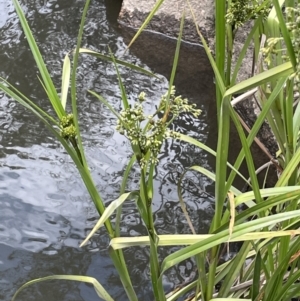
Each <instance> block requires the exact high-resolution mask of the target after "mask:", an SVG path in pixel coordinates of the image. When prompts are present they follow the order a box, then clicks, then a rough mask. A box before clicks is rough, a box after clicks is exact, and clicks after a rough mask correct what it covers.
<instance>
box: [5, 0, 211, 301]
mask: <svg viewBox="0 0 300 301" xmlns="http://www.w3.org/2000/svg"><path fill="white" fill-rule="evenodd" d="M111 2H114V1H107V3H105V1H104V0H97V1H92V4H91V7H90V10H89V14H88V20H87V24H86V26H85V34H84V40H83V46H84V47H86V48H90V49H93V50H97V51H100V52H105V53H107V45H110V47H111V48H112V51H113V53H114V54H115V56H117V57H122V59H124V60H127V61H129V62H131V63H135V64H137V65H139V66H142V67H145V68H149V69H150V70H153V71H154V72H156V73H157V74H158V75H159V76H160V77H161V79H162V80H157V79H153V78H149V77H147V76H145V75H141V74H138V73H136V72H133V71H130V70H128V69H125V68H120V71H121V75H122V78H123V80H124V84H125V87H126V90H127V93H128V96H129V99H130V100H131V101H133V100H134V99H135V98H136V97H137V95H138V94H139V93H140V92H141V91H145V92H146V94H147V96H148V97H147V101H146V104H145V107H146V110H147V111H148V112H151V111H154V110H155V106H156V105H157V104H158V102H159V99H160V96H161V95H162V94H164V93H165V92H166V90H167V87H168V80H167V79H168V77H169V76H170V70H171V65H172V60H173V53H174V51H173V50H175V41H174V40H172V39H168V38H166V37H164V36H161V35H156V34H153V33H151V32H149V33H147V34H145V35H144V36H143V37H141V39H140V40H139V41H138V43H137V44H136V45H135V46H134V47H133V48H132V49H131V50H129V51H127V52H126V53H125V54H124V50H125V49H126V45H127V43H128V39H129V38H130V35H131V33H130V30H129V29H126V28H121V27H119V25H118V24H117V22H116V16H117V13H118V7H117V6H118V5H119V1H117V2H116V4H115V5H112V3H111ZM83 4H84V1H82V0H75V1H62V0H54V1H50V0H49V1H48V2H46V1H33V0H22V1H21V5H22V7H23V9H24V11H25V14H26V17H27V20H28V23H29V25H30V27H31V28H32V31H33V33H34V36H35V38H36V39H37V42H38V45H39V47H40V49H41V52H42V54H43V57H44V58H45V61H46V63H47V67H48V68H49V70H50V73H51V76H52V78H53V80H54V83H55V85H56V87H59V86H60V79H61V69H62V61H63V58H64V56H65V54H66V53H67V52H68V51H70V50H72V49H73V48H74V46H75V44H76V36H77V32H78V27H79V22H80V17H81V13H82V8H83ZM0 32H1V34H0V76H1V77H3V78H5V79H7V80H8V81H9V82H10V83H12V84H14V85H15V86H16V87H17V88H18V89H20V90H21V91H22V92H23V93H24V94H25V95H27V96H28V97H29V98H30V99H32V100H33V101H34V102H35V103H36V104H38V105H39V106H41V107H42V108H44V109H45V110H47V111H49V112H50V111H51V110H50V105H49V103H48V100H47V98H46V96H45V93H44V91H43V88H42V87H41V85H40V83H39V80H38V77H37V75H38V71H37V68H36V67H35V63H34V60H33V58H32V55H31V53H30V51H29V48H28V44H27V41H26V40H25V38H24V34H23V33H22V30H21V27H20V24H19V22H18V18H17V15H16V13H15V12H14V8H13V5H12V3H11V2H10V1H6V0H0ZM181 54H182V57H181V60H180V63H179V67H178V68H179V69H178V73H177V76H176V82H175V84H176V86H177V92H178V93H179V94H182V95H183V96H184V97H187V98H189V100H190V101H191V102H194V103H196V104H197V106H198V107H199V108H200V109H202V111H203V112H202V114H201V116H200V118H198V119H194V118H192V117H191V116H188V115H186V116H182V117H181V118H180V119H179V120H178V121H177V122H176V123H175V124H174V126H173V127H174V129H175V130H177V131H180V132H183V133H186V134H189V135H191V136H193V137H194V138H197V139H199V140H200V141H202V142H205V143H207V144H208V145H210V146H212V147H214V146H215V143H216V135H215V133H216V131H215V122H216V120H215V117H214V116H215V110H214V109H212V106H213V103H214V85H213V76H212V73H211V70H210V69H209V67H208V62H207V60H206V59H205V56H204V55H203V49H202V48H201V47H200V46H198V45H191V44H188V43H183V45H182V49H181ZM77 83H78V86H77V91H78V106H79V112H80V113H79V114H80V124H81V129H82V135H83V139H84V146H85V150H86V154H87V159H88V162H89V165H90V168H91V171H92V175H93V177H94V180H95V182H96V183H97V188H98V190H99V191H100V194H101V196H102V198H103V199H104V200H105V201H106V202H110V201H112V200H113V199H115V198H116V197H118V193H119V189H120V183H121V180H122V174H123V172H124V169H125V167H126V164H127V162H128V160H129V158H130V155H131V150H130V147H129V144H128V142H127V141H126V139H125V138H124V137H123V136H121V135H119V134H118V133H117V132H116V131H115V130H114V128H115V123H116V120H115V118H114V117H113V115H112V114H111V113H110V112H109V110H108V109H107V108H106V107H105V106H104V105H102V104H101V103H100V102H99V101H98V100H96V99H95V98H94V97H92V96H91V95H89V94H88V93H87V90H88V89H90V90H93V91H96V92H98V93H100V94H101V95H102V96H103V97H105V98H106V99H107V100H108V101H109V102H110V103H111V104H112V105H113V106H114V107H115V108H116V109H117V110H120V108H121V94H120V91H119V88H118V82H117V77H116V72H115V70H114V67H113V66H112V65H111V64H110V63H107V62H103V61H100V60H97V59H95V58H92V57H89V56H87V55H84V56H82V57H81V59H80V65H79V68H78V77H77ZM213 164H214V160H213V158H210V157H209V156H208V155H207V154H205V153H204V152H202V151H201V150H199V149H197V148H195V147H193V146H191V145H188V144H185V143H181V142H176V141H171V140H170V141H167V142H166V143H165V144H164V146H163V148H162V154H161V156H160V163H159V165H158V167H157V170H156V177H155V195H154V202H153V208H154V209H153V210H154V212H155V213H154V214H155V224H156V227H157V230H158V232H159V233H162V234H163V233H183V232H188V231H189V228H188V225H187V223H186V221H185V218H184V216H183V214H182V211H181V209H180V205H179V203H178V196H177V182H178V178H179V176H180V174H181V173H182V171H184V169H185V168H188V167H190V166H192V165H201V166H204V167H206V168H208V169H210V170H213ZM138 181H139V172H138V169H133V171H132V173H131V175H130V181H129V184H128V189H134V188H136V187H137V183H138ZM182 186H183V187H182V190H183V196H184V199H185V200H186V202H187V208H188V211H189V214H190V216H191V219H192V220H193V223H194V225H195V228H196V231H197V232H198V233H204V232H205V231H206V229H207V228H208V226H209V224H210V220H211V216H212V214H213V198H211V197H209V196H208V195H206V194H203V193H202V191H203V190H204V189H205V190H206V191H207V192H210V193H211V192H212V191H213V186H212V183H211V182H210V181H209V180H207V179H206V178H205V177H203V176H201V175H200V174H197V173H193V172H189V173H187V175H186V176H185V179H184V181H183V184H182ZM97 219H98V215H97V213H96V211H95V209H94V206H93V204H92V202H91V200H90V197H89V195H88V193H87V191H86V189H85V187H84V184H83V183H82V181H81V179H80V177H79V174H78V172H77V170H76V168H75V167H74V165H73V163H72V162H71V160H70V158H69V157H68V155H67V154H66V152H65V151H64V150H63V148H62V147H61V146H60V144H59V143H58V142H57V141H56V140H55V139H54V138H53V137H52V136H51V135H50V133H49V132H48V131H47V129H46V128H45V127H44V126H43V124H41V123H40V122H39V121H38V120H37V119H36V118H35V117H34V116H33V115H32V114H31V113H30V112H29V111H28V110H26V109H24V108H23V107H21V106H20V105H18V104H17V103H16V102H15V101H13V100H11V99H9V98H8V97H7V96H6V95H4V94H3V93H2V92H1V93H0V299H1V300H5V301H6V300H10V299H11V297H12V295H13V293H14V292H15V291H16V289H17V288H18V287H20V286H21V285H22V284H23V283H25V282H26V281H29V280H31V279H34V278H37V277H42V276H47V275H53V274H74V275H89V276H93V277H96V278H97V279H98V280H99V281H100V282H101V284H102V285H103V286H104V287H105V288H106V289H107V290H108V291H109V293H111V295H112V296H113V297H114V299H115V300H127V298H126V295H125V293H124V291H123V289H122V286H121V283H120V280H119V277H118V275H117V273H116V271H115V269H114V267H113V265H112V262H111V260H110V258H109V256H108V252H107V247H108V243H109V241H108V238H107V236H106V235H105V233H104V231H102V230H101V231H100V232H99V233H98V234H97V235H95V236H94V237H93V238H92V240H91V241H90V243H89V244H88V245H87V246H86V247H83V248H79V244H80V242H81V241H82V240H83V239H84V238H85V237H86V235H87V234H88V233H89V231H90V230H91V229H92V227H93V226H94V224H95V222H96V221H97ZM121 230H122V234H123V235H130V236H136V235H143V234H145V230H144V228H143V226H142V223H141V220H140V217H139V215H138V212H137V210H136V207H135V204H134V203H132V202H127V203H125V205H124V214H123V216H122V224H121ZM176 249H177V248H171V249H165V250H162V257H163V256H166V255H167V254H168V253H170V252H173V251H174V250H176ZM125 256H126V259H127V262H128V266H129V269H130V273H131V275H132V277H133V283H134V286H135V287H136V290H137V293H138V295H139V298H140V300H152V297H151V293H149V292H150V291H151V288H150V284H149V281H148V276H149V267H148V265H147V260H148V256H149V253H148V249H147V248H132V249H128V250H125ZM193 271H194V262H193V261H191V260H188V261H186V262H183V263H182V264H180V265H178V266H177V267H174V268H172V269H170V270H169V271H168V272H167V273H166V275H165V278H164V285H165V287H166V291H168V290H170V289H172V288H173V287H175V286H176V285H178V284H180V283H183V282H184V281H187V280H189V279H192V275H193ZM97 298H98V297H97V296H96V294H95V292H94V290H93V288H92V287H90V286H88V285H86V284H78V283H73V282H65V281H62V282H58V281H52V282H45V283H41V284H37V285H34V286H31V287H29V288H27V289H25V290H24V292H23V293H22V294H20V296H19V299H18V300H26V301H29V300H39V299H43V300H44V301H50V300H51V301H52V300H53V301H54V300H55V301H57V300H61V301H67V300H68V301H70V300H77V301H79V300H85V301H87V300H97Z"/></svg>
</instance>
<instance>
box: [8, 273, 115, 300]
mask: <svg viewBox="0 0 300 301" xmlns="http://www.w3.org/2000/svg"><path fill="white" fill-rule="evenodd" d="M49 280H67V281H78V282H84V283H89V284H92V285H93V287H94V289H95V291H96V293H97V295H98V296H99V297H100V298H101V299H103V300H105V301H114V299H113V298H112V297H111V296H110V295H109V293H108V292H107V291H106V290H105V289H104V287H103V286H102V285H101V284H100V283H99V282H98V281H97V280H96V279H95V278H93V277H89V276H76V275H51V276H46V277H43V278H37V279H34V280H31V281H28V282H26V283H25V284H23V285H22V286H21V287H20V288H19V289H18V290H17V291H16V293H15V294H14V295H13V297H12V301H15V300H16V298H17V296H18V295H19V293H20V292H21V291H23V290H24V289H25V288H26V287H29V286H31V285H33V284H36V283H39V282H44V281H49Z"/></svg>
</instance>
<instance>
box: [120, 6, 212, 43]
mask: <svg viewBox="0 0 300 301" xmlns="http://www.w3.org/2000/svg"><path fill="white" fill-rule="evenodd" d="M156 2H157V1H156V0H124V1H123V5H122V9H121V12H120V15H119V21H120V22H121V23H123V24H125V25H129V26H131V27H134V28H139V27H140V26H141V25H142V24H143V22H144V20H145V19H146V17H147V16H148V14H149V13H150V11H151V10H152V8H153V7H154V5H155V3H156ZM190 4H191V7H192V9H193V11H194V15H195V18H196V22H197V24H198V26H199V28H200V30H201V32H202V34H203V35H204V37H205V38H206V39H208V40H211V39H212V38H213V36H214V29H213V28H214V0H202V1H199V0H191V1H190ZM185 7H186V10H185V11H186V13H185V26H184V33H183V39H184V40H186V41H189V42H197V43H199V41H200V39H199V36H198V34H197V32H196V29H195V25H194V21H193V17H192V14H191V12H190V9H189V6H187V4H186V0H178V1H174V0H165V1H164V3H163V4H162V5H161V6H160V8H159V10H158V11H157V12H156V14H155V15H154V17H153V19H152V20H151V22H150V24H149V25H148V27H147V29H150V30H154V31H157V32H161V33H163V34H166V35H169V36H172V37H177V36H178V32H179V25H180V19H181V17H182V12H183V10H184V8H185Z"/></svg>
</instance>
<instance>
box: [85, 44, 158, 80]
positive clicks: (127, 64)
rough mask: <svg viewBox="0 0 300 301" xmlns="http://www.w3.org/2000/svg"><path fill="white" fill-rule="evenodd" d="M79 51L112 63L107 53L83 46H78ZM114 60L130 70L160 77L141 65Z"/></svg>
mask: <svg viewBox="0 0 300 301" xmlns="http://www.w3.org/2000/svg"><path fill="white" fill-rule="evenodd" d="M79 53H82V54H89V55H92V56H94V57H97V58H99V59H101V60H104V61H107V62H112V63H113V60H112V58H111V57H110V56H108V55H105V54H103V53H99V52H96V51H93V50H90V49H85V48H80V49H79ZM115 62H116V63H117V64H118V65H122V66H124V67H127V68H129V69H131V70H134V71H137V72H140V73H143V74H146V75H148V76H151V77H156V78H157V79H161V78H160V77H159V76H157V75H156V74H154V73H153V72H151V71H149V70H147V69H145V68H142V67H139V66H137V65H134V64H131V63H128V62H126V61H123V60H119V59H115Z"/></svg>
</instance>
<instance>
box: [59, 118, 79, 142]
mask: <svg viewBox="0 0 300 301" xmlns="http://www.w3.org/2000/svg"><path fill="white" fill-rule="evenodd" d="M60 128H61V132H60V134H61V136H62V137H63V138H65V139H69V138H75V137H76V128H75V126H74V118H73V114H68V115H66V116H63V117H62V118H61V120H60Z"/></svg>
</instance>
